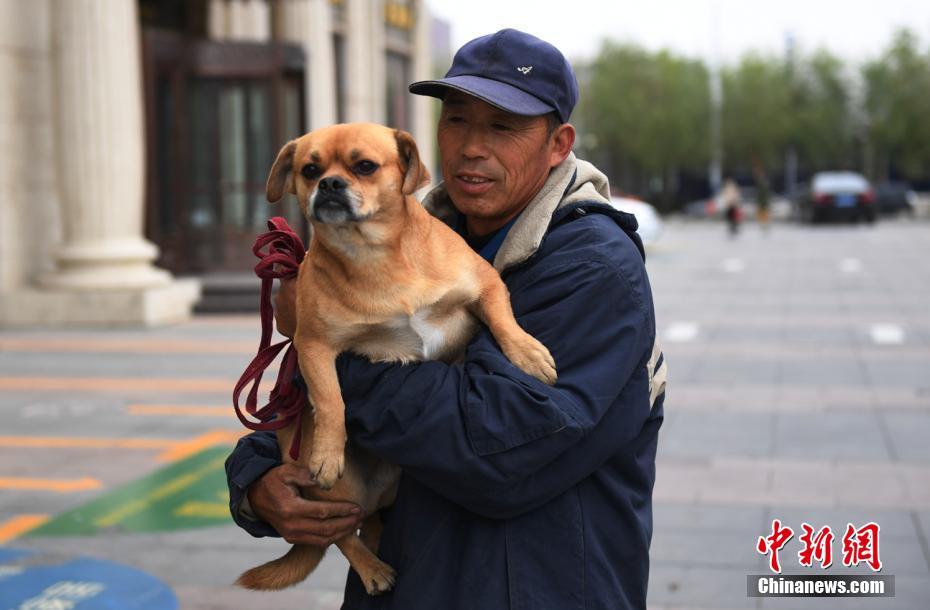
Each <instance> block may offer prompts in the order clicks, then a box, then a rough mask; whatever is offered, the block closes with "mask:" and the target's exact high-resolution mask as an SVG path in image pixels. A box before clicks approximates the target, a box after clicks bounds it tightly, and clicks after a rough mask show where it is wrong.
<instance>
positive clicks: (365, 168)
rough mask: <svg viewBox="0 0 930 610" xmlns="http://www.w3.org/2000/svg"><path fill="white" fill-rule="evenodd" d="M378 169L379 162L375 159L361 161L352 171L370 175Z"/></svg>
mask: <svg viewBox="0 0 930 610" xmlns="http://www.w3.org/2000/svg"><path fill="white" fill-rule="evenodd" d="M376 169H378V164H377V163H375V162H374V161H367V160H365V161H359V162H358V163H356V164H355V165H353V166H352V171H353V172H355V173H356V174H359V175H361V176H368V175H371V174H373V173H375V170H376Z"/></svg>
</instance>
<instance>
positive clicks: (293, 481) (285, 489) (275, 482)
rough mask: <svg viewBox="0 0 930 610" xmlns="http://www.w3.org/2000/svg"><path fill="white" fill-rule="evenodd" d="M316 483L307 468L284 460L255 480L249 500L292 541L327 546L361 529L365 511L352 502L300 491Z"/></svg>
mask: <svg viewBox="0 0 930 610" xmlns="http://www.w3.org/2000/svg"><path fill="white" fill-rule="evenodd" d="M315 484H316V483H315V482H314V481H313V479H312V478H311V477H310V471H309V470H307V469H306V468H302V467H300V466H297V465H295V464H282V465H281V466H277V467H275V468H272V469H271V470H269V471H268V472H266V473H265V474H264V475H263V476H262V477H261V478H260V479H258V480H257V481H255V482H254V483H252V485H251V486H250V487H249V490H248V496H249V504H251V506H252V510H253V511H255V514H256V515H257V516H258V517H259V518H260V519H262V520H263V521H267V522H268V523H269V524H270V525H271V526H272V527H273V528H274V529H275V530H276V531H277V532H278V533H279V534H281V537H282V538H284V539H285V540H287V541H288V542H290V543H291V544H310V545H313V546H318V547H326V546H329V545H330V544H332V543H333V542H335V541H337V540H339V539H341V538H344V537H345V536H347V535H348V534H351V533H353V532H354V531H355V530H356V529H358V527H359V525H360V524H361V522H362V511H361V508H359V507H358V506H356V505H355V504H352V503H351V502H329V501H316V500H307V499H306V498H304V497H302V496H301V495H300V489H299V488H300V487H312V486H314V485H315Z"/></svg>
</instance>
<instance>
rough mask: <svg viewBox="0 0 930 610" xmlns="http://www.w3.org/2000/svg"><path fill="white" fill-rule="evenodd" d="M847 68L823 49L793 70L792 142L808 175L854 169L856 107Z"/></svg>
mask: <svg viewBox="0 0 930 610" xmlns="http://www.w3.org/2000/svg"><path fill="white" fill-rule="evenodd" d="M844 69H845V66H844V64H843V62H842V61H841V60H840V59H839V58H837V57H835V56H834V55H831V54H830V53H829V52H827V51H824V50H821V51H818V52H816V53H814V54H813V55H812V56H811V57H809V58H805V59H802V60H801V61H800V62H798V65H797V66H792V67H791V70H790V75H789V78H790V81H791V89H792V108H791V114H792V117H791V127H790V130H791V133H790V136H789V141H790V144H791V145H792V146H794V148H795V149H796V150H797V152H798V156H799V160H800V163H801V165H802V166H803V167H805V169H806V170H807V171H808V172H813V171H817V170H825V169H838V168H851V167H852V166H853V163H854V160H855V124H854V120H853V115H854V104H853V98H852V94H851V91H850V84H849V81H848V79H847V78H846V77H845V75H844V74H843V71H844Z"/></svg>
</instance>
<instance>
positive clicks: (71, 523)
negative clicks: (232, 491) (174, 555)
mask: <svg viewBox="0 0 930 610" xmlns="http://www.w3.org/2000/svg"><path fill="white" fill-rule="evenodd" d="M229 451H230V448H229V447H213V448H210V449H205V450H204V451H201V452H200V453H197V454H195V455H192V456H191V457H189V458H186V459H184V460H181V461H179V462H175V463H174V464H171V465H170V466H167V467H165V468H162V469H161V470H157V471H155V472H153V473H152V474H150V475H148V476H147V477H144V478H142V479H139V480H138V481H133V482H132V483H129V484H128V485H124V486H123V487H120V488H118V489H115V490H113V491H111V492H110V493H107V494H105V495H103V496H101V497H99V498H97V499H96V500H93V501H91V502H88V503H87V504H85V505H83V506H80V507H78V508H76V509H73V510H70V511H67V512H65V513H62V514H60V515H58V516H56V517H55V518H54V519H52V520H50V521H48V522H47V523H46V524H44V525H42V526H41V527H38V528H36V529H34V530H32V531H31V532H29V534H28V535H29V536H79V535H90V534H94V533H97V532H99V531H101V530H106V531H114V530H116V531H129V532H161V531H170V530H178V529H189V528H196V527H205V526H211V525H222V524H225V523H230V522H231V521H232V519H231V518H230V516H229V492H228V490H227V488H226V473H225V471H224V469H223V462H224V461H225V460H226V457H227V456H228V455H229Z"/></svg>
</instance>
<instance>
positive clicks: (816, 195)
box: [798, 172, 875, 223]
mask: <svg viewBox="0 0 930 610" xmlns="http://www.w3.org/2000/svg"><path fill="white" fill-rule="evenodd" d="M798 212H799V214H800V217H801V220H802V221H803V222H811V223H817V222H827V221H839V220H851V221H853V222H859V221H862V220H864V221H866V222H870V223H871V222H874V221H875V192H874V191H873V190H872V185H871V184H869V181H868V180H866V179H865V177H864V176H862V175H861V174H857V173H855V172H819V173H817V174H814V177H813V179H812V180H811V182H810V185H809V186H808V187H805V188H803V189H802V190H801V192H800V196H799V198H798Z"/></svg>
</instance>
